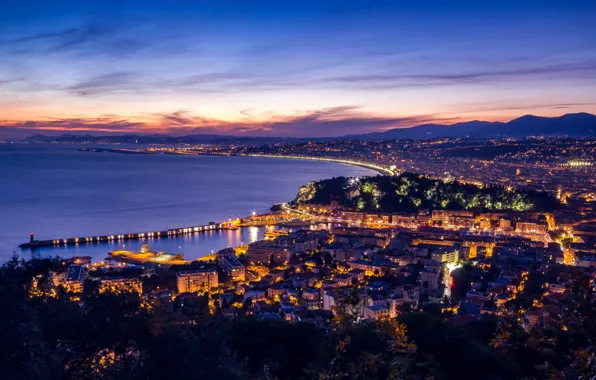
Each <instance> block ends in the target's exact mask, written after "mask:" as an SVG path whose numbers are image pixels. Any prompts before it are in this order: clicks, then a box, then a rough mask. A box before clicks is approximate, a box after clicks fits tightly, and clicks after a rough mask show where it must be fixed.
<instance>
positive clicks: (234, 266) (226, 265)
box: [217, 251, 246, 281]
mask: <svg viewBox="0 0 596 380" xmlns="http://www.w3.org/2000/svg"><path fill="white" fill-rule="evenodd" d="M217 261H218V262H219V266H220V267H221V269H222V270H223V271H224V272H226V273H227V275H228V276H229V277H230V278H231V279H232V280H234V281H244V280H245V279H246V270H245V268H244V265H242V263H240V261H238V259H237V258H236V256H235V253H233V251H232V252H223V253H222V254H219V253H218V255H217Z"/></svg>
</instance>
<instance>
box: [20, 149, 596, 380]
mask: <svg viewBox="0 0 596 380" xmlns="http://www.w3.org/2000/svg"><path fill="white" fill-rule="evenodd" d="M393 144H395V142H389V141H387V142H383V143H381V142H374V143H370V142H358V143H356V142H339V143H332V144H323V145H321V144H313V143H308V144H301V145H298V146H294V145H289V146H286V145H283V146H266V147H260V148H240V147H213V146H209V147H192V148H187V147H181V148H180V147H179V148H155V147H151V148H147V149H143V150H142V152H148V153H164V152H168V153H172V154H215V155H226V154H227V155H236V154H242V155H262V156H267V157H268V156H270V155H274V156H283V157H302V156H304V157H312V158H313V159H323V160H337V161H338V162H345V163H350V164H353V165H363V166H367V167H369V168H373V169H375V170H377V171H378V172H379V173H380V174H379V175H377V176H372V177H338V178H333V179H327V180H322V181H318V182H310V183H308V184H305V185H304V186H303V187H302V188H300V189H298V191H297V193H298V194H297V196H296V198H295V199H294V200H288V202H285V203H281V204H276V205H273V207H272V208H271V212H269V213H266V214H257V213H253V214H252V215H249V216H247V217H243V218H238V219H235V220H230V221H226V222H221V223H219V222H218V223H215V222H214V223H210V224H209V225H205V226H197V227H186V228H177V229H171V230H168V231H162V232H141V233H134V234H129V233H127V234H120V235H112V236H103V237H81V238H70V239H55V240H48V241H38V240H35V238H34V236H33V235H32V236H31V237H30V241H29V243H26V244H24V246H27V247H31V248H35V247H37V246H43V245H54V246H56V245H57V246H61V245H71V244H72V245H78V244H97V243H100V242H101V241H110V240H115V241H126V240H141V241H143V242H144V244H143V247H142V249H141V251H140V252H130V251H126V250H116V251H111V252H109V253H108V255H107V256H106V259H105V260H104V261H100V262H92V261H91V258H90V257H79V256H77V257H71V258H66V259H58V261H54V262H53V264H52V270H51V271H50V272H49V275H48V276H47V277H43V281H42V278H38V277H36V278H33V281H32V282H31V284H29V285H28V287H27V288H28V292H29V296H30V297H33V298H44V297H61V298H64V297H65V299H67V300H70V302H73V303H75V304H79V305H80V306H81V307H85V303H86V302H87V301H85V299H86V297H89V296H92V295H102V294H106V293H107V294H114V295H119V296H124V297H125V299H131V298H130V297H133V298H132V299H135V300H138V302H140V305H142V307H143V308H145V309H147V310H149V311H151V312H152V313H156V312H159V313H160V314H161V313H165V314H166V315H169V316H170V318H173V320H175V321H177V322H176V323H178V324H183V325H189V326H193V325H195V324H197V323H201V320H202V318H204V315H205V313H207V314H209V315H212V316H219V317H221V318H227V319H229V320H232V321H234V320H238V319H239V318H240V319H242V318H246V317H247V316H250V317H252V318H256V319H257V320H262V321H269V322H270V321H286V322H287V323H314V324H316V325H318V326H321V327H325V328H331V327H332V326H334V325H335V324H336V323H337V322H336V321H337V318H340V317H341V318H342V319H346V320H349V321H352V322H351V323H364V324H366V322H367V321H376V322H379V321H387V320H389V321H391V320H396V319H397V320H400V318H405V316H407V315H411V314H412V313H420V312H423V313H430V314H433V315H436V316H439V317H440V319H441V320H442V321H443V322H442V323H447V324H456V325H458V326H472V325H474V324H475V323H479V321H485V320H487V318H489V317H490V318H493V319H490V320H491V321H493V323H494V321H497V320H499V319H503V320H510V319H512V320H513V321H515V323H516V325H517V326H519V328H520V329H521V330H522V331H524V332H525V334H530V335H531V334H534V333H537V332H538V331H543V330H548V329H553V328H556V329H558V330H560V331H562V332H563V333H565V332H567V331H570V330H569V329H575V330H573V331H574V333H578V332H579V331H580V330H579V329H581V328H584V327H581V326H582V324H583V323H585V318H591V316H592V314H582V313H581V312H580V311H579V310H578V309H575V306H574V305H576V303H577V302H579V301H578V300H579V299H584V300H585V301H587V302H593V299H592V298H591V294H592V292H593V291H594V290H596V289H595V287H596V284H595V281H594V280H595V278H596V270H595V269H594V268H596V219H595V218H594V215H595V214H594V202H593V197H594V192H593V191H594V188H593V185H594V182H593V181H594V177H593V175H592V174H593V172H592V170H593V166H592V165H593V162H592V161H591V160H590V158H589V157H588V156H586V154H585V153H586V151H588V152H592V151H593V149H594V146H595V145H594V142H593V141H590V140H585V141H584V140H579V141H576V142H575V143H571V142H570V141H569V140H567V139H563V140H562V141H560V142H556V141H555V140H537V141H530V142H522V143H519V144H522V145H524V146H526V145H527V146H528V147H529V150H530V151H536V150H537V149H547V147H548V149H550V150H551V152H552V153H551V154H550V155H548V156H547V155H544V154H542V155H541V157H547V159H545V160H544V161H542V162H535V163H533V164H532V165H530V163H531V162H533V158H532V155H531V154H530V153H527V154H521V153H518V154H516V155H514V157H513V156H512V155H511V154H507V153H505V154H502V155H499V156H498V157H499V158H496V157H491V158H490V160H491V164H490V165H485V164H482V165H481V164H480V163H479V161H477V159H475V158H474V159H472V158H470V160H471V161H470V162H469V163H471V169H470V171H468V170H465V169H464V170H463V171H460V172H454V171H453V170H452V171H450V172H444V173H436V172H435V173H432V174H430V175H425V174H413V173H409V172H405V171H403V170H404V169H406V168H407V169H412V167H406V166H405V164H404V161H400V160H395V159H394V157H395V156H394V155H393V154H396V155H397V154H398V153H389V152H393V150H392V149H391V148H390V147H391V146H393ZM445 144H447V147H443V148H441V146H443V145H445ZM470 144H471V145H472V146H478V145H479V144H480V146H482V147H483V148H482V149H487V145H490V146H495V144H496V143H495V142H494V141H485V142H483V143H480V142H478V141H474V142H466V141H464V142H463V143H462V144H461V146H460V145H459V144H458V142H457V141H456V142H453V141H451V142H447V141H424V142H417V143H416V144H413V145H415V146H416V147H417V148H416V152H420V153H416V157H417V159H414V158H413V157H412V156H409V157H410V158H408V160H406V161H407V162H418V166H416V168H425V166H424V165H425V163H424V162H423V161H422V157H426V158H427V159H428V160H430V157H432V156H442V155H443V153H442V152H443V151H442V149H443V150H444V149H448V150H450V151H462V150H463V151H469V150H470V149H471V150H472V151H474V152H478V150H477V148H470V146H469V145H470ZM507 144H514V145H516V146H517V145H518V143H514V142H506V141H504V142H503V146H505V147H506V146H507ZM578 145H581V146H582V148H581V149H579V150H576V151H575V152H576V153H575V154H574V155H567V154H565V152H567V151H568V150H569V149H570V147H571V146H576V147H577V146H578ZM380 146H383V147H384V149H385V150H383V152H382V153H378V154H377V151H378V149H379V147H380ZM332 147H333V148H332ZM357 147H358V149H357ZM363 147H364V148H363ZM317 149H320V151H318V150H317ZM502 149H504V150H506V148H502V147H500V148H499V150H502ZM113 151H114V152H120V153H121V152H122V151H121V150H120V149H119V148H118V149H115V150H113ZM127 152H128V153H131V152H130V151H127ZM138 152H140V151H135V152H133V153H138ZM330 152H337V154H333V153H330ZM348 152H352V153H348ZM371 152H374V153H371ZM481 153H482V154H483V155H488V154H489V153H488V152H486V151H482V150H481ZM371 154H372V155H373V156H375V157H381V158H379V159H374V160H371ZM491 154H492V153H491ZM392 158H393V159H392ZM369 160H370V162H369ZM400 162H401V163H400ZM501 162H503V163H502V165H501V166H498V165H499V164H500V163H501ZM578 163H579V164H578ZM400 165H401V166H400ZM428 165H430V164H428ZM445 165H447V163H445ZM466 166H467V165H466ZM475 166H478V168H480V167H482V168H485V167H487V168H486V169H483V170H487V171H490V172H491V173H493V174H492V176H487V177H484V180H483V181H482V182H480V181H479V179H480V177H471V178H467V177H466V175H465V173H475V174H477V173H478V170H477V169H476V168H475ZM577 166H580V167H579V168H578V167H577ZM495 167H500V168H512V170H514V172H515V171H518V174H515V173H514V174H513V175H512V176H511V178H510V179H509V177H507V175H508V174H505V173H503V172H502V171H501V170H499V169H497V170H496V172H495V171H494V168H495ZM441 170H442V169H441ZM491 170H493V171H491ZM522 171H523V174H522V173H519V172H522ZM542 171H552V172H556V173H557V174H556V176H557V178H559V179H564V178H572V177H574V176H578V177H581V176H582V175H583V176H585V178H589V180H588V179H586V180H583V181H581V180H580V181H570V182H569V183H566V182H557V183H556V187H552V186H551V185H552V183H551V182H549V181H540V179H539V177H536V176H539V175H540V173H542ZM439 174H441V175H439ZM505 180H507V181H505ZM490 181H496V182H497V183H498V182H500V183H499V184H498V185H489V184H487V182H489V183H490ZM528 184H532V186H527V185H528ZM513 185H516V186H517V185H522V186H523V187H519V188H518V187H514V186H513ZM534 185H537V186H534ZM254 226H268V227H269V228H268V230H267V232H265V236H264V240H260V241H255V242H253V243H250V244H245V245H240V246H237V247H229V248H226V249H222V250H220V251H219V252H213V253H211V254H208V255H205V256H204V257H201V258H199V259H198V260H194V261H187V260H185V259H184V255H183V253H179V254H170V253H165V252H154V251H152V250H151V244H152V243H153V242H154V241H155V239H159V238H168V237H171V236H177V235H192V234H200V233H203V232H204V231H209V230H213V229H239V228H250V227H254ZM586 297H587V298H586ZM593 310H594V309H592V312H593ZM578 313H579V314H578ZM494 318H497V319H494ZM498 331H500V330H497V332H495V334H496V335H495V336H493V337H492V338H491V339H492V340H491V344H494V345H495V347H497V346H496V345H498V344H503V345H506V344H509V343H504V342H501V343H498V342H497V339H502V340H506V338H503V337H502V336H501V337H500V338H499V335H498V334H499V332H498ZM503 334H504V333H503ZM546 357H548V355H546ZM545 368H549V370H553V369H552V368H551V367H548V366H547V367H545ZM544 370H545V369H544Z"/></svg>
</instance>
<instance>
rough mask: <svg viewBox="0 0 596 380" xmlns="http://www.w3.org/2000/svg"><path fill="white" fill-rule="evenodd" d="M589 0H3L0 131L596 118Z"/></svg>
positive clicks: (371, 127) (269, 131) (320, 127)
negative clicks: (574, 115) (571, 115)
mask: <svg viewBox="0 0 596 380" xmlns="http://www.w3.org/2000/svg"><path fill="white" fill-rule="evenodd" d="M592 3H593V2H588V1H499V2H497V1H458V2H453V1H440V2H439V1H402V2H399V1H392V2H389V1H366V2H364V1H358V2H356V1H300V2H292V1H285V2H281V1H260V2H249V1H217V2H208V1H194V2H187V1H184V2H183V1H171V2H164V1H83V2H81V1H72V2H67V1H59V0H57V1H45V0H38V1H28V0H25V1H19V2H18V3H15V2H14V1H11V2H6V1H4V0H0V6H1V7H2V9H3V12H0V58H1V59H0V137H2V136H3V134H4V135H5V136H6V135H9V134H11V133H13V132H14V131H16V130H19V129H23V128H24V129H27V131H28V132H32V133H33V132H36V131H39V130H41V131H46V130H55V131H57V132H62V131H65V130H68V131H100V132H104V133H106V132H114V133H120V132H143V133H153V132H167V133H173V134H185V133H222V134H244V135H274V136H337V135H344V134H352V133H366V132H371V131H377V130H385V129H390V128H399V127H408V126H412V125H416V124H423V123H444V124H451V123H455V122H458V121H466V120H472V119H484V120H509V119H511V118H514V117H518V116H521V115H524V114H528V113H531V114H539V115H545V116H555V115H560V114H563V113H568V112H581V111H584V112H596V91H595V89H596V26H595V23H594V19H596V5H594V4H592Z"/></svg>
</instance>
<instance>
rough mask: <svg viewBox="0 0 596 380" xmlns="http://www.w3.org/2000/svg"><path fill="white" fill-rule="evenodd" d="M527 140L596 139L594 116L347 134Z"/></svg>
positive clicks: (529, 117) (528, 118)
mask: <svg viewBox="0 0 596 380" xmlns="http://www.w3.org/2000/svg"><path fill="white" fill-rule="evenodd" d="M466 136H469V137H527V136H574V137H596V115H592V114H589V113H570V114H566V115H563V116H559V117H541V116H534V115H526V116H522V117H520V118H517V119H513V120H511V121H509V122H506V123H503V122H498V121H497V122H490V121H478V120H475V121H468V122H465V123H457V124H451V125H441V124H424V125H418V126H416V127H411V128H395V129H390V130H388V131H384V132H373V133H367V134H363V135H350V136H346V137H348V138H355V139H366V140H377V139H423V138H438V137H466Z"/></svg>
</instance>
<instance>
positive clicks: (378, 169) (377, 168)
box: [77, 148, 396, 175]
mask: <svg viewBox="0 0 596 380" xmlns="http://www.w3.org/2000/svg"><path fill="white" fill-rule="evenodd" d="M77 150H78V151H81V152H91V153H102V152H107V153H120V154H169V155H176V156H205V157H261V158H281V159H287V160H302V161H322V162H332V163H337V164H345V165H353V166H359V167H361V168H366V169H370V170H373V171H375V172H377V173H379V174H382V175H395V174H396V173H395V170H392V169H391V168H388V167H385V166H382V165H378V164H375V163H372V162H361V161H354V160H348V159H341V158H332V157H317V156H278V155H273V154H233V155H223V154H212V153H182V152H150V151H147V150H133V149H119V148H109V149H102V148H95V149H77Z"/></svg>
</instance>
